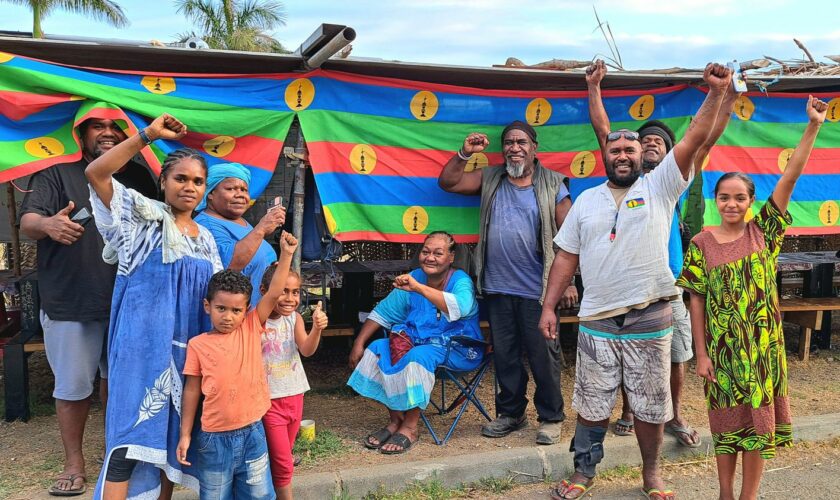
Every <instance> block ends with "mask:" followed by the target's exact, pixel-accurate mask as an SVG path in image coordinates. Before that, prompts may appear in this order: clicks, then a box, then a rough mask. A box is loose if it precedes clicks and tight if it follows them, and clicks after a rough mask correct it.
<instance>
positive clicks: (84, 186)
mask: <svg viewBox="0 0 840 500" xmlns="http://www.w3.org/2000/svg"><path fill="white" fill-rule="evenodd" d="M87 165H88V162H87V161H86V160H84V159H82V160H79V161H77V162H74V163H62V164H59V165H54V166H52V167H50V168H47V169H45V170H42V171H40V172H38V173H36V174H34V175H33V176H32V177H31V178H30V180H29V190H30V192H29V193H27V194H26V196H25V197H24V199H23V205H22V206H21V210H20V214H21V216H23V214H26V213H34V214H39V215H43V216H46V217H51V216H53V215H55V214H56V213H58V211H60V210H61V209H63V208H64V207H66V206H67V204H68V203H69V202H70V201H72V202H73V203H74V204H75V207H74V208H73V211H72V212H71V213H70V217H71V218H72V217H73V216H74V215H76V214H77V213H78V212H79V211H80V210H82V209H83V208H85V209H87V211H88V213H89V214H91V217H90V219H88V220H87V222H84V223H83V224H84V228H85V231H84V233H83V234H82V236H81V237H80V238H79V239H78V240H76V242H75V243H73V244H72V245H63V244H61V243H58V242H55V241H53V240H52V239H51V238H49V237H46V238H42V239H40V240H38V290H39V295H40V299H41V309H43V310H44V311H45V312H46V313H47V315H48V316H49V317H50V319H53V320H56V321H79V322H83V321H96V320H104V319H108V317H109V313H110V310H111V294H112V292H113V289H114V278H115V276H116V272H117V268H116V266H112V265H109V264H106V263H105V262H104V261H103V260H102V248H103V247H104V243H103V241H102V236H100V234H99V231H97V229H96V223H95V221H94V220H93V217H92V215H93V210H92V209H91V206H90V190H89V188H88V182H87V178H86V177H85V168H86V167H87ZM114 178H115V179H117V180H118V181H120V182H121V183H122V184H124V185H125V186H127V187H130V188H133V189H135V190H137V191H138V192H140V193H141V194H143V195H145V196H148V197H150V198H154V197H155V196H156V192H157V184H156V182H155V180H154V178H153V177H152V174H151V173H150V172H149V171H148V170H147V169H146V167H144V166H143V165H140V164H138V163H134V162H129V163H128V165H126V167H125V168H124V169H123V170H122V171H121V172H119V173H117V174H115V175H114Z"/></svg>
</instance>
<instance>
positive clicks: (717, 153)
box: [703, 146, 840, 175]
mask: <svg viewBox="0 0 840 500" xmlns="http://www.w3.org/2000/svg"><path fill="white" fill-rule="evenodd" d="M784 150H785V148H746V147H741V146H715V147H713V148H712V151H711V153H710V154H709V164H708V165H706V168H704V169H703V170H705V171H707V172H733V171H739V172H744V173H746V174H776V175H780V174H781V173H782V170H781V169H780V168H779V156H780V155H781V154H782V151H784ZM792 152H793V149H792V148H791V149H790V150H789V151H787V152H786V153H785V157H787V155H788V154H789V153H792ZM838 162H840V148H819V149H814V150H813V151H811V156H810V158H809V159H808V163H807V164H806V166H805V170H804V171H803V174H804V175H808V174H836V173H838V170H837V163H838Z"/></svg>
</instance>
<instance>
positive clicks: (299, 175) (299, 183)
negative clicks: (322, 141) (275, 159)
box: [291, 129, 306, 273]
mask: <svg viewBox="0 0 840 500" xmlns="http://www.w3.org/2000/svg"><path fill="white" fill-rule="evenodd" d="M303 150H304V140H303V134H302V133H301V131H300V129H298V132H297V141H296V143H295V153H297V154H298V155H300V154H302V153H303ZM291 163H292V165H294V166H295V183H294V186H295V190H294V192H293V193H292V204H293V206H294V219H293V220H292V234H294V236H295V238H297V240H298V242H299V244H298V247H297V250H296V251H295V255H294V257H293V258H292V269H293V270H294V271H295V272H297V273H300V255H301V250H302V248H303V210H304V206H303V198H304V193H305V191H304V188H305V187H306V164H305V163H304V162H303V161H302V160H301V159H300V157H299V156H298V157H296V158H295V159H294V160H292V161H291Z"/></svg>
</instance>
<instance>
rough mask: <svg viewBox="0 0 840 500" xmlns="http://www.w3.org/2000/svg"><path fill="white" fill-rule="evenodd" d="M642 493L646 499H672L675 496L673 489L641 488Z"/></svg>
mask: <svg viewBox="0 0 840 500" xmlns="http://www.w3.org/2000/svg"><path fill="white" fill-rule="evenodd" d="M642 493H643V494H644V495H645V496H646V497H648V500H673V499H674V498H677V495H676V493H674V490H658V489H656V488H650V489H647V490H646V489H644V488H642Z"/></svg>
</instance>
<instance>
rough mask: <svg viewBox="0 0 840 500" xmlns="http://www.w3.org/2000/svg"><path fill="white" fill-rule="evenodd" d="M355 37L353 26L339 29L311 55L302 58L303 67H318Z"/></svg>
mask: <svg viewBox="0 0 840 500" xmlns="http://www.w3.org/2000/svg"><path fill="white" fill-rule="evenodd" d="M355 39H356V30H354V29H353V28H350V27H347V28H344V29H343V30H341V31H340V32H339V33H338V34H337V35H335V36H334V37H333V38H332V40H330V41H329V42H327V44H326V45H324V46H323V47H322V48H321V50H319V51H318V52H316V53H314V54H312V56H311V57H309V58H307V59H304V60H303V67H304V68H306V69H308V70H309V69H316V68H320V67H321V65H322V64H324V62H326V60H327V59H329V58H330V57H332V56H334V55H335V54H337V53H338V51H339V50H341V49H343V48H344V47H346V46H347V44H349V43H350V42H352V41H353V40H355Z"/></svg>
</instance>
